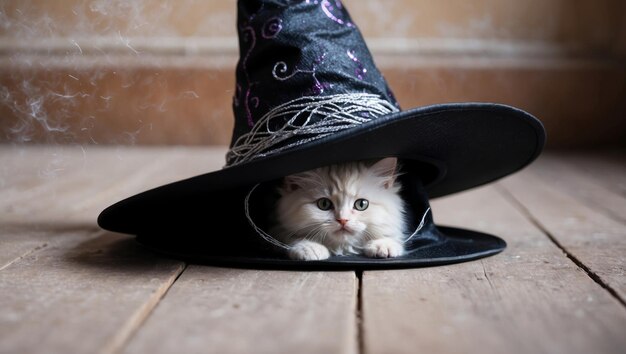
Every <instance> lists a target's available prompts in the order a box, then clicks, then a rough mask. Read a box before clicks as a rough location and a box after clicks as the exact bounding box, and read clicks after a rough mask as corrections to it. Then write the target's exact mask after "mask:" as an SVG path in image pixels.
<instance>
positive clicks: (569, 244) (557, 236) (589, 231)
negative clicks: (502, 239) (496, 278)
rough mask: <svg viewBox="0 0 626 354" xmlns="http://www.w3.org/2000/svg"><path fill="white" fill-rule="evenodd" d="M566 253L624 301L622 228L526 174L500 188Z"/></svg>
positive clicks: (625, 250) (625, 252)
mask: <svg viewBox="0 0 626 354" xmlns="http://www.w3.org/2000/svg"><path fill="white" fill-rule="evenodd" d="M501 185H502V186H503V187H504V189H505V190H506V191H507V192H508V193H509V194H510V195H511V196H512V198H514V200H515V201H517V202H518V203H519V204H518V205H520V207H521V208H522V210H523V212H525V213H526V214H527V215H528V216H529V217H530V218H531V219H532V220H533V221H535V222H536V223H537V224H538V225H540V227H541V228H543V229H544V230H546V231H547V232H548V233H549V234H550V236H551V237H552V238H554V240H555V241H556V242H557V243H559V244H560V245H561V246H562V247H563V248H564V250H565V251H566V252H568V253H569V254H570V255H572V256H573V257H574V258H575V259H576V260H578V261H580V262H581V263H583V264H584V266H585V267H586V268H588V269H589V270H590V271H591V272H592V273H593V274H594V275H596V276H598V277H599V278H600V279H601V281H602V282H603V283H604V284H606V285H607V286H608V287H610V288H611V289H613V290H614V291H615V292H616V293H617V294H618V296H619V297H620V298H621V299H622V301H626V277H624V274H626V263H625V257H626V256H625V255H626V241H625V240H626V226H625V225H624V224H623V223H621V222H618V221H615V220H613V219H612V218H610V217H608V216H607V215H605V214H604V213H603V212H602V211H601V210H598V209H597V208H594V207H593V206H588V205H585V204H582V203H580V202H579V201H578V200H576V199H574V198H573V197H572V196H570V195H569V194H566V193H562V192H560V191H558V190H557V189H556V188H554V187H552V185H549V184H546V183H545V182H544V181H543V180H541V179H539V178H537V177H536V176H534V175H532V174H531V173H529V172H527V171H523V172H521V173H519V174H517V175H515V176H511V177H509V178H507V179H505V180H504V181H503V182H502V184H501Z"/></svg>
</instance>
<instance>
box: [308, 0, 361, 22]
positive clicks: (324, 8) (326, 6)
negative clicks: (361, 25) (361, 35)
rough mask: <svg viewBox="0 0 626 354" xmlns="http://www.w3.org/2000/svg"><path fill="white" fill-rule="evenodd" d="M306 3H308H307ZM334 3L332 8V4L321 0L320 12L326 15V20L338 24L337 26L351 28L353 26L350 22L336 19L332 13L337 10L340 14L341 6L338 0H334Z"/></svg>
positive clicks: (326, 0)
mask: <svg viewBox="0 0 626 354" xmlns="http://www.w3.org/2000/svg"><path fill="white" fill-rule="evenodd" d="M307 2H308V1H307ZM316 3H317V2H316ZM334 3H335V6H333V4H332V3H331V2H330V1H328V0H322V11H324V13H325V14H326V16H327V17H328V18H330V19H331V20H333V21H335V22H337V23H338V24H340V25H346V26H348V27H352V26H354V25H353V24H352V22H350V21H344V20H343V19H341V18H339V17H337V16H336V15H335V14H334V13H333V11H334V10H335V9H337V10H339V12H341V9H343V5H342V4H341V1H340V0H335V1H334Z"/></svg>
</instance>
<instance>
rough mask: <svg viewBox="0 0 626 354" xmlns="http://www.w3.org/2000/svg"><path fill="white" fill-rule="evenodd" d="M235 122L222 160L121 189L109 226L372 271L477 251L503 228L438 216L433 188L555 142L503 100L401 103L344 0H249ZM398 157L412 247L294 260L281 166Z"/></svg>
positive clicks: (197, 250)
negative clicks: (213, 167)
mask: <svg viewBox="0 0 626 354" xmlns="http://www.w3.org/2000/svg"><path fill="white" fill-rule="evenodd" d="M237 25H238V33H239V45H240V59H239V62H238V64H237V69H236V75H237V84H236V92H235V97H234V100H233V110H234V117H235V126H234V130H233V136H232V142H231V145H230V150H229V151H228V153H227V155H226V164H225V166H224V168H223V169H221V170H219V171H215V172H210V173H206V174H202V175H199V176H195V177H191V178H188V179H185V180H181V181H177V182H174V183H171V184H167V185H164V186H160V187H158V188H155V189H152V190H148V191H145V192H143V193H140V194H137V195H135V196H132V197H129V198H127V199H125V200H122V201H120V202H118V203H116V204H114V205H112V206H110V207H108V208H107V209H105V210H104V211H103V212H102V213H101V214H100V216H99V218H98V223H99V225H100V226H101V227H102V228H104V229H108V230H111V231H116V232H122V233H128V234H134V235H137V240H138V241H139V242H140V243H142V244H143V245H145V246H147V247H149V248H152V249H154V250H156V251H159V252H163V253H166V254H170V255H173V256H176V257H180V258H184V259H188V260H194V261H201V262H209V263H214V264H215V263H219V264H228V265H235V266H251V267H272V268H331V269H332V268H349V269H373V268H392V267H416V266H425V265H438V264H447V263H455V262H462V261H468V260H473V259H477V258H481V257H485V256H488V255H493V254H496V253H498V252H500V251H502V250H503V249H504V248H505V246H506V244H505V242H504V241H503V240H501V239H500V238H498V237H495V236H492V235H487V234H484V233H480V232H475V231H470V230H464V229H459V228H448V227H441V226H437V225H436V224H435V223H434V221H433V216H432V213H431V212H430V207H429V202H428V200H429V198H435V197H440V196H444V195H448V194H451V193H455V192H459V191H463V190H466V189H469V188H473V187H476V186H480V185H483V184H486V183H489V182H492V181H494V180H496V179H498V178H501V177H503V176H506V175H509V174H511V173H514V172H515V171H518V170H520V169H521V168H523V167H525V166H526V165H528V164H529V163H531V162H532V161H533V160H534V159H535V158H536V157H537V156H538V155H539V153H540V152H541V150H542V148H543V146H544V142H545V132H544V129H543V126H542V124H541V123H540V122H539V121H538V120H537V119H536V118H534V117H533V116H532V115H530V114H528V113H526V112H524V111H522V110H520V109H516V108H513V107H510V106H505V105H500V104H492V103H453V104H438V105H431V106H425V107H417V108H412V109H408V110H402V109H400V107H399V106H398V103H397V102H396V100H395V99H394V97H393V94H392V93H391V90H390V89H389V87H388V86H387V83H386V82H385V80H384V78H383V76H382V75H381V73H380V72H379V71H378V69H377V68H376V65H375V64H374V61H373V59H372V56H371V54H370V52H369V50H368V48H367V46H366V44H365V41H364V39H363V37H362V36H361V34H360V32H359V30H358V29H357V26H356V25H355V24H354V22H353V21H352V19H351V18H350V16H349V15H348V12H347V10H346V8H345V7H344V6H343V5H342V4H341V2H340V1H327V0H322V1H317V0H315V1H313V0H299V1H295V0H294V1H288V0H240V1H239V2H238V23H237ZM391 156H393V157H397V158H398V159H399V160H400V161H402V166H404V167H403V171H402V172H403V173H402V176H401V177H400V178H401V179H402V181H401V182H402V186H403V187H402V192H401V193H402V198H403V199H404V201H405V203H406V204H407V208H408V210H409V214H410V215H409V216H410V219H411V220H410V224H411V225H410V226H411V230H415V232H414V233H413V234H412V235H410V236H408V237H407V239H406V242H405V247H406V250H407V252H406V255H404V256H402V257H397V258H389V259H372V258H366V257H364V256H357V255H355V256H334V257H331V258H329V259H326V260H323V261H294V260H290V259H288V258H287V257H286V254H285V252H283V250H280V249H277V247H276V246H275V244H274V243H275V242H273V241H275V240H274V239H273V237H272V235H269V234H268V233H267V230H269V228H270V225H269V223H270V220H269V215H268V214H269V212H268V210H271V208H273V207H274V205H273V203H274V201H275V199H273V196H274V191H275V188H276V185H277V183H279V182H278V181H280V180H281V179H282V178H283V177H284V176H287V175H291V174H294V173H298V172H302V171H306V170H310V169H314V168H317V167H321V166H326V165H331V164H337V163H342V162H348V161H361V160H372V159H379V158H383V157H391Z"/></svg>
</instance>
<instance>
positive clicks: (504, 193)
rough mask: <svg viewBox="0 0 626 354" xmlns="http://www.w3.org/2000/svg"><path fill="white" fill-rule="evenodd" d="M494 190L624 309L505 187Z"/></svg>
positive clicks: (612, 291) (604, 283)
mask: <svg viewBox="0 0 626 354" xmlns="http://www.w3.org/2000/svg"><path fill="white" fill-rule="evenodd" d="M495 189H496V190H497V191H498V192H500V194H502V196H503V197H504V198H506V199H507V200H508V201H509V202H511V204H512V205H513V206H514V207H515V208H517V209H518V210H519V211H520V212H521V213H522V214H524V215H525V216H526V217H527V218H528V220H529V221H530V222H531V223H533V224H534V225H535V226H536V227H537V228H538V229H539V230H541V232H543V233H544V234H545V235H546V236H547V237H548V239H550V241H552V243H554V245H555V246H556V247H558V248H559V249H560V250H561V252H563V253H564V254H565V255H566V256H567V258H569V259H570V260H571V261H572V262H574V264H576V266H577V267H578V268H580V269H582V270H583V271H584V272H585V274H587V276H589V278H591V279H592V280H593V281H594V282H595V283H596V284H598V285H599V286H601V287H602V288H603V289H604V290H606V291H608V292H609V294H611V296H613V298H615V300H617V301H619V303H620V304H622V305H623V306H624V307H626V302H625V301H624V300H623V299H622V298H621V297H620V296H619V294H618V293H617V291H616V290H615V289H613V288H612V287H611V286H610V285H609V284H607V283H606V282H605V281H603V280H602V279H601V278H600V277H599V276H598V275H597V274H596V273H594V272H593V271H592V270H591V269H589V267H587V266H586V265H585V264H584V263H583V262H582V261H581V260H580V259H578V258H577V257H576V256H575V255H573V254H572V253H571V252H569V251H568V250H567V249H566V248H565V247H563V245H562V244H561V243H560V242H559V241H558V240H557V239H556V237H554V235H552V233H550V231H548V229H547V228H546V227H545V226H544V225H543V224H542V223H541V222H540V221H539V220H537V218H536V217H535V216H534V215H533V214H532V213H531V211H530V210H529V209H528V208H527V207H526V206H524V204H522V203H521V202H520V201H519V200H518V199H517V198H516V197H515V196H514V195H513V194H512V193H511V192H510V191H509V190H508V189H507V188H506V187H504V186H503V185H502V184H496V185H495Z"/></svg>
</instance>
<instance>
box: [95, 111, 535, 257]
mask: <svg viewBox="0 0 626 354" xmlns="http://www.w3.org/2000/svg"><path fill="white" fill-rule="evenodd" d="M544 143H545V131H544V129H543V126H542V124H541V123H540V122H539V121H538V120H537V119H536V118H534V117H533V116H532V115H530V114H528V113H527V112H524V111H522V110H519V109H516V108H513V107H510V106H505V105H500V104H490V103H457V104H441V105H433V106H426V107H420V108H415V109H411V110H406V111H402V112H398V113H394V114H390V115H387V116H383V117H379V118H377V119H374V120H372V121H370V122H367V123H364V124H362V125H359V126H356V127H354V128H351V129H348V130H344V131H341V132H338V133H336V134H334V135H332V136H327V137H324V138H321V139H319V140H316V141H313V142H310V143H308V144H303V145H301V146H298V147H296V148H293V149H290V150H288V151H284V152H281V153H277V154H274V155H270V156H266V157H262V158H258V159H254V160H252V161H249V162H246V163H242V164H239V165H235V166H232V167H227V168H224V169H222V170H219V171H215V172H210V173H206V174H202V175H199V176H195V177H191V178H188V179H185V180H181V181H177V182H174V183H170V184H167V185H163V186H160V187H157V188H154V189H151V190H148V191H145V192H143V193H140V194H137V195H135V196H132V197H129V198H127V199H124V200H122V201H120V202H118V203H116V204H114V205H111V206H109V207H108V208H106V209H105V210H104V211H103V212H102V213H101V214H100V216H99V217H98V224H99V225H100V226H101V227H102V228H104V229H107V230H111V231H116V232H122V233H128V234H135V235H139V237H138V239H139V240H140V242H141V243H143V244H145V245H147V246H149V247H151V248H154V249H157V250H159V251H162V252H165V253H172V254H178V255H179V256H184V255H185V254H187V255H188V256H189V257H191V258H196V257H198V255H196V254H195V253H194V251H193V250H187V251H183V250H184V248H181V247H180V246H181V243H184V240H185V238H184V237H183V238H181V237H180V235H179V236H177V233H179V232H181V230H180V229H179V227H180V226H181V225H199V224H200V223H198V222H197V220H196V222H191V223H189V218H191V219H198V218H204V219H205V220H204V221H203V222H204V223H205V224H206V225H207V228H208V229H209V230H210V231H208V232H209V233H215V231H216V230H220V229H223V228H224V226H228V225H227V222H228V221H227V219H225V218H227V217H228V213H224V214H223V215H217V216H215V215H210V214H207V213H202V212H201V209H202V208H203V207H204V206H206V205H209V204H210V203H217V204H219V205H223V206H224V209H226V210H232V211H233V213H239V212H241V211H242V210H241V209H242V204H241V200H242V198H243V196H244V195H245V192H246V191H248V190H249V189H250V188H251V187H253V186H254V185H255V184H258V183H262V182H267V181H271V180H275V179H277V178H280V177H283V176H286V175H289V174H293V173H297V172H301V171H305V170H309V169H312V168H316V167H320V166H324V165H330V164H335V163H341V162H346V161H356V160H364V159H375V158H381V157H387V156H396V157H398V158H400V159H402V160H403V161H409V162H410V163H411V164H412V165H413V167H414V170H417V171H420V174H421V175H420V179H421V181H422V184H423V185H424V188H425V191H426V193H427V194H428V196H429V198H431V199H432V198H436V197H441V196H445V195H448V194H451V193H455V192H459V191H463V190H466V189H470V188H473V187H477V186H480V185H483V184H486V183H489V182H492V181H494V180H496V179H499V178H501V177H504V176H506V175H509V174H511V173H513V172H515V171H518V170H520V169H522V168H523V167H525V166H526V165H528V164H529V163H530V162H532V161H533V160H534V159H535V158H536V157H537V156H538V155H539V153H540V152H541V150H542V149H543V146H544ZM446 230H448V233H449V234H450V235H449V236H450V237H449V241H448V242H443V243H441V247H442V248H441V249H440V250H439V251H437V252H434V251H433V252H434V253H432V252H431V253H429V252H426V253H422V252H418V251H416V250H413V249H409V255H410V256H407V257H403V258H398V259H391V260H379V259H370V258H361V257H357V258H355V257H341V258H340V259H336V258H333V259H331V260H327V261H324V262H323V264H324V265H323V266H322V267H323V268H328V267H330V265H333V266H335V265H336V266H337V267H352V268H354V267H363V268H365V265H366V264H369V265H370V266H371V267H372V268H375V267H378V266H377V265H379V264H381V266H382V264H383V263H384V264H386V267H393V266H395V267H405V266H406V267H408V266H423V265H435V264H445V263H453V262H460V261H466V260H470V259H475V258H480V257H484V256H487V255H491V254H495V253H498V252H500V251H501V250H502V249H503V248H504V247H505V245H504V242H503V241H502V240H500V239H497V238H495V237H494V236H489V235H484V234H480V233H476V232H472V231H468V230H460V229H446ZM194 231H195V230H194ZM194 233H195V232H194ZM168 234H169V235H171V236H164V235H168ZM151 235H159V236H154V237H153V236H151ZM151 237H152V238H153V239H154V240H153V242H151V241H150V238H151ZM213 237H218V236H213ZM224 237H231V238H241V240H242V242H246V240H247V238H246V237H243V236H240V235H238V234H231V235H229V236H224ZM248 237H249V236H248ZM257 238H258V237H257ZM468 240H469V241H471V242H474V244H475V246H473V247H462V246H461V245H463V244H466V243H467V242H466V241H468ZM457 241H458V242H457ZM457 246H458V247H457ZM433 247H434V246H433ZM437 247H438V246H437ZM433 249H436V247H435V248H433ZM173 250H177V251H173ZM180 252H182V253H180ZM200 258H201V257H200ZM210 258H211V259H212V260H214V261H216V262H218V261H219V259H220V257H219V256H216V255H215V254H213V255H212V257H210ZM222 260H224V261H228V262H230V263H239V264H242V265H243V264H257V265H259V266H261V265H262V264H280V265H284V266H285V267H293V266H294V264H296V263H303V262H295V261H288V260H286V259H285V260H282V261H281V262H280V263H272V262H276V260H272V259H271V258H263V259H259V258H258V257H254V255H253V254H249V256H238V257H223V259H222ZM294 262H295V263H294ZM305 263H307V266H308V267H311V264H318V265H319V264H321V262H316V263H308V262H305ZM370 266H368V267H370Z"/></svg>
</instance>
